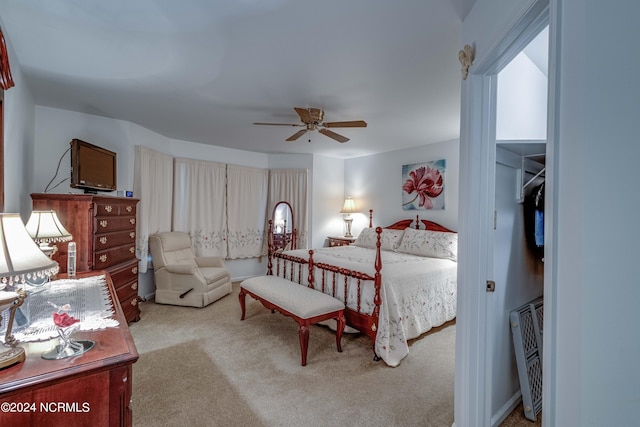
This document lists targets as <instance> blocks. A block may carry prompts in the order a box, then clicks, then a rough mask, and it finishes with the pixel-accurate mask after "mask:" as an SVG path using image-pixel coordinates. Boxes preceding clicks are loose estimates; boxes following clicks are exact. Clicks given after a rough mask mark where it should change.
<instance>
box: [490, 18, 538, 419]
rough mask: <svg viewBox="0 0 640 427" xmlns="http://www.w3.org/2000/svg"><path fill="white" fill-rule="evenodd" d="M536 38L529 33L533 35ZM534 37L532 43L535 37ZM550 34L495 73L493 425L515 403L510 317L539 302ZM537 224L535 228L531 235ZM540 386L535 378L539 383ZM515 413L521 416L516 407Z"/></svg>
mask: <svg viewBox="0 0 640 427" xmlns="http://www.w3.org/2000/svg"><path fill="white" fill-rule="evenodd" d="M533 35H535V34H533ZM533 35H532V36H533ZM548 46H549V38H548V27H546V28H544V29H543V30H542V31H540V32H539V33H538V34H537V35H535V37H534V38H533V40H531V41H530V42H529V43H528V44H527V46H526V47H525V48H524V49H523V50H522V51H521V52H520V53H518V54H517V55H516V56H515V57H514V58H513V59H512V60H511V61H510V62H509V63H508V64H507V65H506V66H505V67H504V68H503V69H502V70H500V71H499V72H498V74H497V78H496V81H497V88H496V115H495V116H496V123H495V126H496V130H495V135H496V136H495V161H496V164H495V189H494V221H493V262H492V265H490V266H489V269H492V270H493V275H492V277H493V280H494V281H495V283H496V287H495V292H494V294H493V295H492V296H491V297H490V298H489V300H488V302H489V304H490V308H489V313H492V316H491V321H490V322H491V323H489V324H488V326H489V332H488V335H487V337H488V342H487V344H488V348H490V352H491V354H490V356H489V358H488V360H489V362H488V363H489V364H490V365H491V367H490V372H491V381H490V386H491V393H490V394H491V403H490V405H491V406H490V413H491V414H492V419H491V425H498V424H499V423H500V422H501V421H502V420H503V419H504V417H505V416H506V415H508V414H509V413H510V412H512V411H513V410H514V408H516V407H517V405H518V404H519V402H520V400H521V394H520V390H521V387H520V381H519V378H518V366H517V363H516V358H515V354H514V345H513V338H512V331H511V326H510V321H509V314H510V312H511V311H512V310H515V309H517V308H519V307H521V306H522V305H524V304H526V303H529V302H531V301H533V300H535V299H536V298H538V297H541V296H542V295H543V290H544V261H543V258H544V241H543V238H542V237H541V236H540V235H538V236H537V238H536V231H537V232H542V233H543V230H542V227H541V224H543V223H542V222H540V221H539V222H538V223H537V224H536V223H535V215H536V212H535V211H536V210H538V211H539V213H538V214H539V215H540V216H539V217H538V218H540V217H541V215H543V213H542V212H543V211H544V185H545V159H546V135H547V98H548V96H547V92H548V91H547V87H548ZM536 225H537V229H536ZM539 378H540V379H541V375H540V376H539ZM518 410H522V409H521V408H518Z"/></svg>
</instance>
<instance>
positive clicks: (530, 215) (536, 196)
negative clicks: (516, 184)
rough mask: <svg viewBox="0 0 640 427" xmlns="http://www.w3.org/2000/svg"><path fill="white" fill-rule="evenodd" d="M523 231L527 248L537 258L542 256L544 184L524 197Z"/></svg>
mask: <svg viewBox="0 0 640 427" xmlns="http://www.w3.org/2000/svg"><path fill="white" fill-rule="evenodd" d="M523 214H524V231H525V237H526V240H527V246H528V247H529V249H531V251H532V252H534V253H535V254H536V255H537V256H540V257H542V256H543V255H544V182H543V183H542V184H540V185H538V186H537V187H535V188H534V189H533V191H531V193H530V194H529V195H528V196H526V197H525V199H524V206H523Z"/></svg>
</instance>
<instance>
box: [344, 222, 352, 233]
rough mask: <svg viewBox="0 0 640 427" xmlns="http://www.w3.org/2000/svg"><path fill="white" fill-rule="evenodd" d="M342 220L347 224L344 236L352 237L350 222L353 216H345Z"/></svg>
mask: <svg viewBox="0 0 640 427" xmlns="http://www.w3.org/2000/svg"><path fill="white" fill-rule="evenodd" d="M344 222H345V224H347V232H346V233H344V237H353V236H352V235H351V223H352V222H353V218H345V219H344Z"/></svg>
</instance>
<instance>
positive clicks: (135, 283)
mask: <svg viewBox="0 0 640 427" xmlns="http://www.w3.org/2000/svg"><path fill="white" fill-rule="evenodd" d="M131 289H133V290H134V291H135V290H136V289H138V282H133V284H132V285H131Z"/></svg>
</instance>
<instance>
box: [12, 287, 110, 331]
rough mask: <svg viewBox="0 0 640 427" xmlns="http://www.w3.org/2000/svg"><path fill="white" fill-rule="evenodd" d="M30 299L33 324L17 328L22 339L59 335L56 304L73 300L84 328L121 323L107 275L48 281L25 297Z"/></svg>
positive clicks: (98, 328) (102, 327)
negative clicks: (111, 295) (55, 316)
mask: <svg viewBox="0 0 640 427" xmlns="http://www.w3.org/2000/svg"><path fill="white" fill-rule="evenodd" d="M27 301H28V302H29V317H30V319H31V322H30V323H29V326H28V327H27V328H25V329H22V330H20V331H16V332H14V334H13V335H14V337H15V338H16V339H17V340H18V341H21V342H27V341H44V340H48V339H51V338H55V337H57V336H58V332H57V330H56V326H55V325H54V323H53V312H55V311H56V308H55V307H54V306H52V305H51V303H52V304H55V305H57V306H59V307H62V306H63V305H65V304H69V305H70V306H71V309H70V310H69V311H68V314H69V315H70V316H73V317H75V318H76V319H80V323H79V325H80V326H79V328H78V330H80V331H95V330H100V329H105V328H108V327H117V326H118V324H119V323H118V321H117V320H116V319H114V318H113V315H114V313H115V311H114V308H113V304H112V302H111V298H110V296H109V288H108V287H107V281H106V279H105V276H104V275H101V276H92V277H86V278H82V279H63V280H56V281H53V282H51V283H48V284H47V285H45V286H44V287H43V288H40V289H37V290H35V291H33V292H30V293H29V295H28V296H27V300H25V304H26V303H27Z"/></svg>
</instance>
